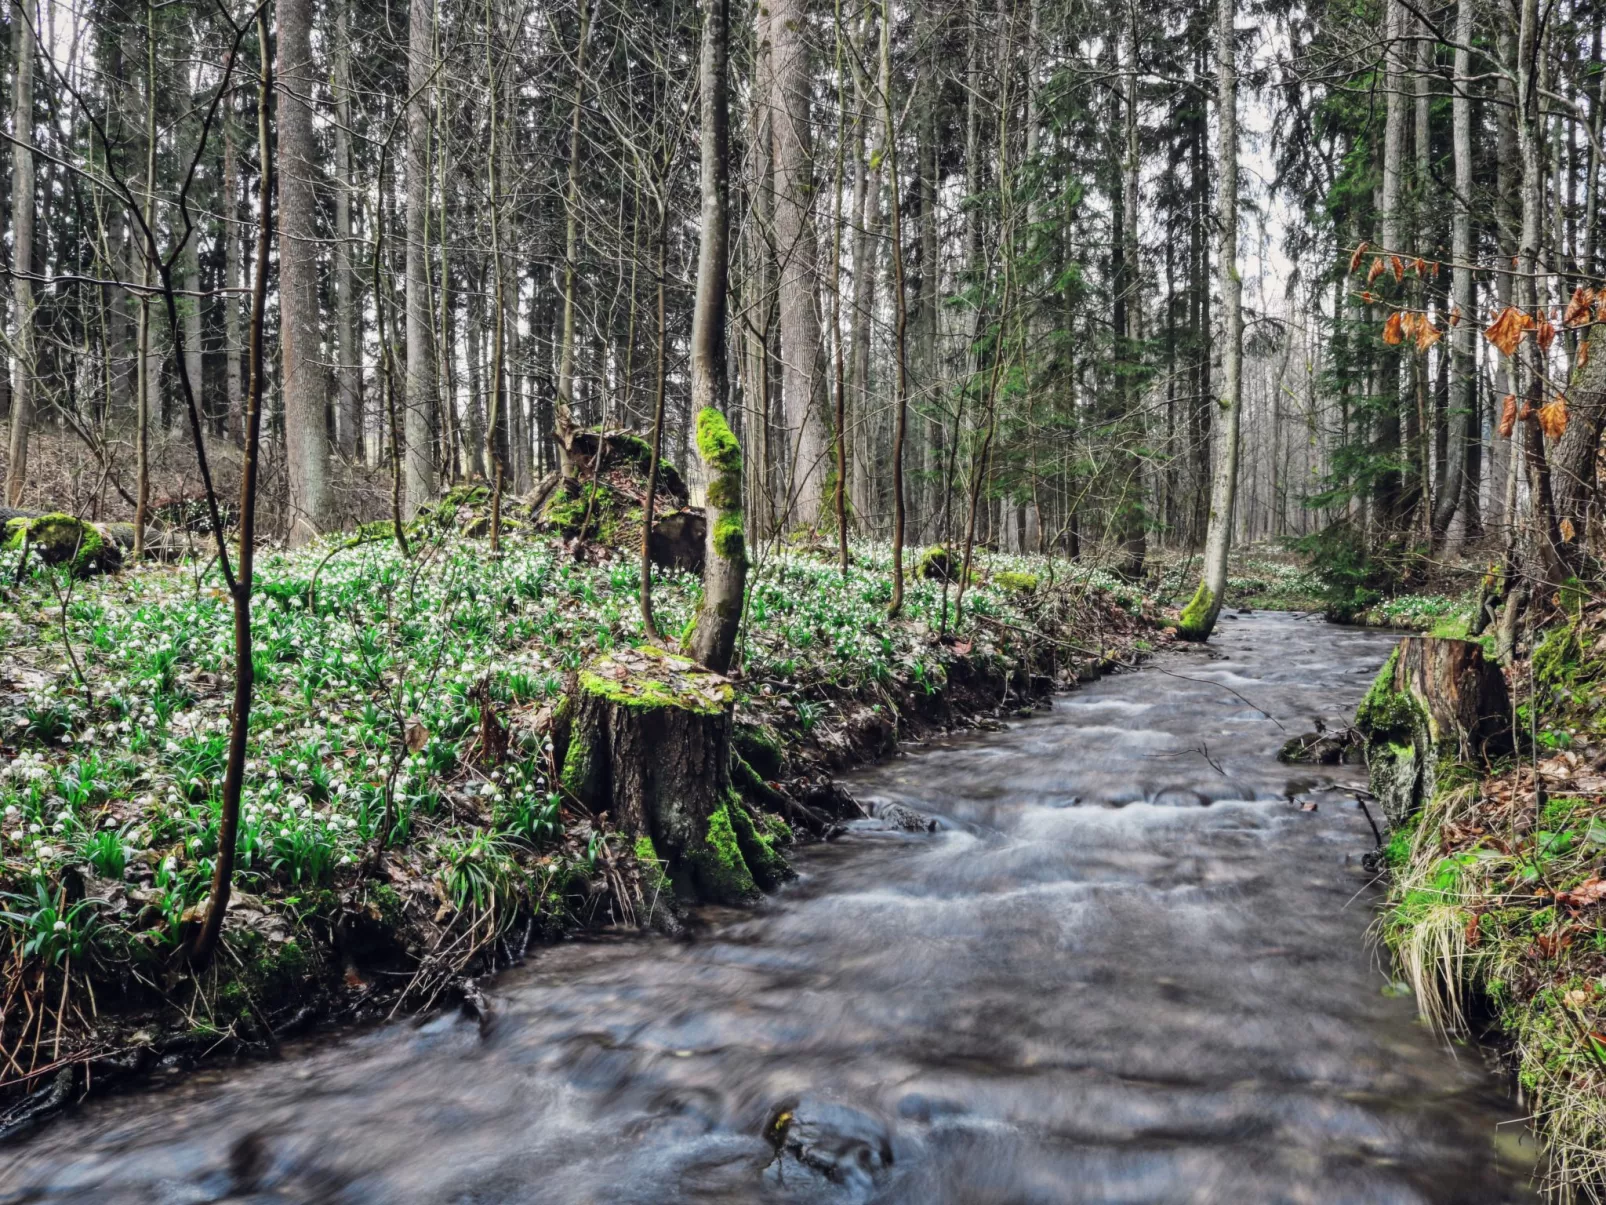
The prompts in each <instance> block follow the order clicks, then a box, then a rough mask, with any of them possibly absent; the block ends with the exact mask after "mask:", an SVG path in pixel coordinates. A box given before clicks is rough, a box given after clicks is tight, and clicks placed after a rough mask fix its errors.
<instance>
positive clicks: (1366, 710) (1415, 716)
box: [1355, 647, 1420, 753]
mask: <svg viewBox="0 0 1606 1205" xmlns="http://www.w3.org/2000/svg"><path fill="white" fill-rule="evenodd" d="M1399 660H1400V650H1399V648H1398V647H1396V648H1395V649H1394V651H1393V652H1391V653H1390V654H1389V659H1388V660H1387V661H1385V662H1384V663H1383V668H1382V669H1380V670H1378V671H1377V677H1375V678H1373V679H1372V685H1371V688H1370V689H1369V690H1368V691H1367V692H1366V697H1365V698H1364V699H1362V700H1361V705H1360V706H1359V707H1357V708H1356V709H1355V726H1356V727H1357V728H1359V729H1360V730H1361V731H1362V732H1364V733H1367V734H1368V735H1371V734H1376V735H1377V736H1379V737H1384V738H1398V737H1401V736H1404V737H1407V738H1409V737H1410V735H1411V734H1412V733H1413V732H1414V730H1415V728H1416V726H1417V725H1418V723H1419V717H1420V712H1419V709H1418V708H1417V704H1416V701H1415V700H1414V699H1412V698H1411V696H1410V695H1408V694H1403V693H1401V692H1399V691H1396V690H1395V689H1394V669H1395V666H1397V665H1398V664H1399ZM1391 743H1392V744H1396V745H1399V746H1400V747H1401V748H1400V751H1401V752H1402V753H1403V752H1411V751H1414V749H1415V745H1414V743H1413V742H1412V741H1411V740H1409V739H1407V740H1405V741H1399V740H1397V739H1396V740H1393V741H1392V742H1391Z"/></svg>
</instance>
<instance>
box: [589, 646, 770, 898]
mask: <svg viewBox="0 0 1606 1205" xmlns="http://www.w3.org/2000/svg"><path fill="white" fill-rule="evenodd" d="M575 691H576V693H575V696H574V708H573V719H572V721H571V723H570V728H569V733H568V740H567V742H566V748H565V749H564V750H563V752H562V757H563V766H562V778H563V786H564V789H565V790H566V791H567V792H568V793H569V794H570V795H572V796H573V797H574V798H575V799H576V800H578V801H579V802H580V803H582V804H583V805H585V806H586V807H588V808H590V809H591V810H592V811H593V812H595V813H601V812H607V813H608V816H609V818H610V820H611V822H612V824H613V825H614V826H615V827H617V828H619V829H622V830H623V831H624V832H626V833H627V834H629V835H630V836H631V837H633V838H635V840H636V843H637V847H638V849H642V850H645V849H647V848H648V846H647V845H644V844H643V842H647V843H650V847H651V851H652V854H653V856H654V857H655V858H656V859H657V860H658V861H660V862H661V863H662V865H663V866H664V867H665V868H666V870H667V873H668V875H669V878H670V880H671V881H672V882H673V883H674V885H675V888H676V891H677V893H679V894H681V895H683V896H686V897H688V898H693V899H702V900H709V901H714V902H718V903H746V902H750V901H752V900H754V899H756V898H757V897H758V896H759V894H760V892H761V890H762V889H764V888H767V887H773V886H775V885H776V884H777V883H779V882H780V881H781V880H782V879H784V878H786V877H787V876H788V875H789V874H790V871H789V869H788V867H787V865H786V861H785V859H784V858H783V857H782V856H781V855H780V853H779V852H777V851H776V849H775V848H774V841H773V838H772V836H771V835H770V832H769V830H768V827H767V826H765V827H764V828H763V829H762V830H761V828H760V827H759V826H757V825H755V824H754V823H753V819H752V817H751V816H750V815H749V814H748V812H747V809H746V805H745V804H744V803H743V802H742V800H741V798H740V796H739V795H738V794H737V793H736V792H735V791H734V790H733V789H732V785H731V771H730V766H731V725H732V718H731V717H732V708H733V706H734V704H735V692H734V691H733V689H732V687H731V684H730V682H729V680H728V679H726V678H724V677H721V676H720V675H718V674H714V673H710V672H709V671H707V670H705V669H702V668H700V667H699V666H697V665H696V664H695V663H693V662H691V661H689V660H687V659H686V658H684V657H678V656H675V655H674V654H672V653H666V652H664V651H663V650H661V649H657V648H654V647H651V646H645V647H643V648H640V649H635V650H621V651H617V652H613V653H608V654H604V655H603V656H601V657H598V658H596V659H595V660H594V661H592V662H591V663H590V664H589V665H588V666H586V668H585V669H583V670H581V671H580V674H579V676H578V680H577V682H576V686H575Z"/></svg>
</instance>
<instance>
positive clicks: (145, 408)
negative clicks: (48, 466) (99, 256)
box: [134, 0, 161, 561]
mask: <svg viewBox="0 0 1606 1205" xmlns="http://www.w3.org/2000/svg"><path fill="white" fill-rule="evenodd" d="M141 185H142V187H143V188H144V196H143V197H142V198H141V200H140V214H141V221H140V236H139V237H138V238H137V239H136V240H135V242H136V244H138V250H137V252H136V253H137V254H138V255H139V281H140V284H141V285H147V286H148V285H149V284H150V283H151V267H152V265H151V259H152V257H153V256H154V255H155V254H156V248H155V247H154V246H152V245H151V243H150V241H149V240H150V239H151V237H152V236H151V228H152V223H153V222H154V221H155V216H156V11H155V8H154V6H153V4H152V3H151V0H146V4H145V170H144V173H143V178H142V180H141ZM138 341H139V349H138V355H139V363H138V367H137V369H136V373H135V384H134V387H135V391H136V392H137V393H138V397H136V398H135V400H134V473H135V476H136V481H135V485H134V559H135V560H136V561H137V560H139V559H140V558H141V557H143V556H144V555H145V512H146V510H147V508H148V507H149V506H150V497H151V454H150V446H151V445H150V438H151V434H150V431H151V399H152V397H153V396H154V394H155V393H156V390H157V389H158V387H159V385H160V381H161V365H160V363H159V362H154V357H153V356H152V354H151V301H150V297H149V296H148V295H147V294H146V293H145V291H144V290H143V289H141V291H140V295H139V332H138Z"/></svg>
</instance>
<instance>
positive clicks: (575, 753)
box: [558, 732, 597, 802]
mask: <svg viewBox="0 0 1606 1205" xmlns="http://www.w3.org/2000/svg"><path fill="white" fill-rule="evenodd" d="M596 760H597V759H596V750H595V749H593V748H592V746H591V742H590V741H589V740H587V739H586V736H585V734H584V733H583V732H575V733H573V734H572V735H571V736H570V738H569V748H568V751H567V752H566V753H564V755H563V769H562V771H561V772H560V773H559V775H558V781H559V783H560V784H561V785H562V787H563V789H564V790H565V791H567V792H568V793H569V794H570V795H571V796H573V797H574V798H575V799H578V800H581V801H582V802H584V801H586V800H588V799H590V797H591V793H592V788H593V786H594V785H595V778H596V770H597V766H596Z"/></svg>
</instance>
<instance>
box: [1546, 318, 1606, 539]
mask: <svg viewBox="0 0 1606 1205" xmlns="http://www.w3.org/2000/svg"><path fill="white" fill-rule="evenodd" d="M1585 347H1587V348H1588V349H1589V358H1588V360H1586V361H1585V363H1584V364H1583V366H1582V367H1579V368H1575V369H1574V371H1573V379H1572V386H1571V388H1570V389H1569V390H1568V393H1567V400H1568V403H1569V410H1570V412H1571V416H1572V417H1571V418H1570V419H1569V420H1568V423H1567V429H1566V430H1565V431H1564V432H1562V436H1561V438H1560V439H1559V440H1557V441H1556V448H1555V455H1554V456H1553V457H1552V474H1551V478H1552V480H1553V481H1554V482H1555V488H1556V516H1557V520H1558V522H1565V523H1566V524H1567V525H1568V526H1567V527H1562V528H1561V533H1560V534H1561V535H1562V537H1563V539H1564V540H1565V541H1566V542H1567V544H1568V545H1569V549H1568V553H1569V560H1570V561H1571V562H1572V563H1573V564H1577V563H1579V558H1580V557H1581V555H1582V552H1583V549H1584V548H1585V547H1587V546H1588V542H1589V533H1590V530H1591V525H1592V524H1593V525H1594V526H1595V527H1597V528H1598V527H1599V525H1600V523H1601V507H1600V487H1599V481H1598V479H1597V465H1598V460H1597V457H1598V454H1599V451H1600V437H1601V430H1602V427H1603V426H1606V325H1603V324H1601V323H1598V322H1597V323H1595V324H1594V325H1593V326H1591V327H1590V328H1589V333H1588V335H1587V342H1581V343H1580V350H1582V349H1583V348H1585ZM1575 363H1576V361H1575ZM1568 527H1570V528H1571V534H1569V532H1568ZM1596 534H1597V535H1598V534H1599V533H1598V531H1597V533H1596Z"/></svg>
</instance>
